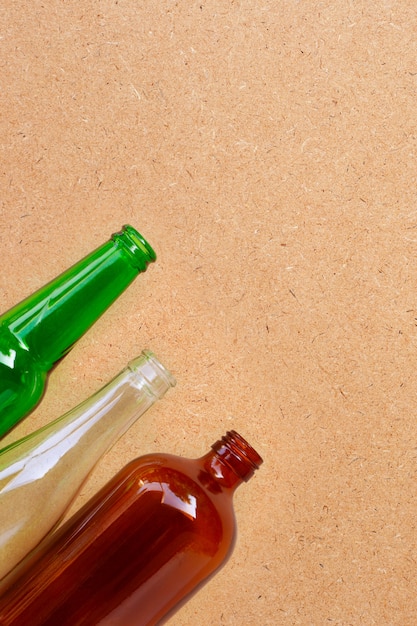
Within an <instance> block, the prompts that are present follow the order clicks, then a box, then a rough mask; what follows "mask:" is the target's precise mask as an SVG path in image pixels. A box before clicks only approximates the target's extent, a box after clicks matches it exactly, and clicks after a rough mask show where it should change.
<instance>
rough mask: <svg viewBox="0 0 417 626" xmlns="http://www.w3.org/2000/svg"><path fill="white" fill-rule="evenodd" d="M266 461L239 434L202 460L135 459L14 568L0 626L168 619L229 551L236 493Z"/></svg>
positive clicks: (134, 624) (0, 605) (88, 625)
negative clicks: (0, 625) (263, 461)
mask: <svg viewBox="0 0 417 626" xmlns="http://www.w3.org/2000/svg"><path fill="white" fill-rule="evenodd" d="M261 463H262V459H261V457H260V456H259V455H258V454H257V453H256V452H255V450H254V449H253V448H251V446H250V445H249V444H248V443H247V442H246V441H245V440H244V439H243V438H242V437H241V436H240V435H238V433H236V432H235V431H231V432H228V433H227V434H226V436H225V437H223V438H222V439H221V440H220V441H217V442H216V443H215V444H214V445H213V446H212V450H211V451H210V452H208V453H207V454H206V455H205V456H203V457H202V458H200V459H183V458H180V457H176V456H172V455H168V454H149V455H146V456H143V457H141V458H139V459H136V460H135V461H132V462H131V463H130V464H128V465H127V466H126V467H125V468H124V469H122V471H121V472H119V473H118V474H117V475H116V476H115V477H114V478H113V479H112V480H111V481H110V482H109V483H108V484H107V485H106V486H104V487H103V488H102V489H101V490H100V491H99V492H98V493H97V494H96V495H95V496H94V497H93V498H92V499H91V500H90V501H89V502H88V503H87V504H86V505H84V507H82V508H81V509H80V510H79V511H78V512H77V513H75V515H74V516H73V517H72V518H70V520H68V521H67V522H66V523H65V524H64V525H63V526H62V527H61V528H60V529H58V530H57V531H56V532H55V533H54V534H53V535H52V536H50V537H49V538H48V539H46V540H45V541H44V542H42V543H41V544H40V546H39V547H38V549H37V550H35V551H34V553H33V555H31V557H29V558H28V559H26V560H25V561H23V562H22V564H21V566H18V567H17V568H16V570H15V572H12V574H11V579H9V581H8V584H7V585H5V587H4V588H6V587H7V588H8V590H6V591H4V593H3V595H2V596H1V597H0V624H2V625H3V626H21V625H22V624H30V625H31V626H56V625H57V624H59V625H60V626H94V625H96V624H99V625H100V626H110V625H112V626H144V625H147V626H150V625H154V624H157V623H161V620H162V621H165V619H166V618H167V617H168V616H169V615H171V614H172V613H173V612H174V611H175V610H176V609H177V608H178V607H179V606H180V605H181V604H182V603H183V602H184V601H185V600H186V599H187V598H188V597H189V596H190V594H191V593H192V592H193V591H195V590H196V588H197V586H199V585H201V584H202V583H203V582H205V581H206V580H207V579H208V578H209V577H210V576H212V575H213V574H214V572H215V571H216V570H217V569H218V568H219V567H221V566H222V565H223V564H224V563H225V561H226V559H227V557H228V556H229V555H230V554H231V551H232V548H233V544H234V539H235V518H234V512H233V493H234V491H235V489H236V487H237V486H238V485H240V484H241V483H242V481H247V480H249V478H250V477H251V476H252V475H253V472H254V470H255V469H257V468H258V467H259V465H260V464H261ZM12 583H13V584H12Z"/></svg>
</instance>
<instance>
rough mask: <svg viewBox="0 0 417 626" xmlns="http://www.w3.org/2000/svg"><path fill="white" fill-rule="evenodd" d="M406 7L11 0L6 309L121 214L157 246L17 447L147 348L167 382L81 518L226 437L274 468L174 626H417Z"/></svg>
mask: <svg viewBox="0 0 417 626" xmlns="http://www.w3.org/2000/svg"><path fill="white" fill-rule="evenodd" d="M416 34H417V22H416V14H415V3H414V2H412V1H411V0H404V1H403V2H400V3H395V2H390V1H389V0H375V1H374V2H365V1H364V0H362V1H359V2H353V1H352V0H335V1H333V2H328V1H327V0H323V1H321V2H294V0H291V1H290V0H286V1H285V0H284V1H280V2H266V3H262V2H261V3H259V2H254V1H253V0H246V1H245V0H242V1H241V2H237V1H236V2H234V1H231V2H226V3H225V2H220V1H219V0H207V1H205V0H201V1H200V2H198V3H195V2H194V3H176V2H171V1H169V2H168V1H162V2H145V3H138V2H133V1H132V0H118V1H114V0H112V1H110V0H104V1H103V0H100V1H98V0H96V1H93V0H83V1H82V2H74V1H72V0H70V1H69V2H63V1H58V0H51V1H50V2H48V3H43V2H40V0H34V1H33V2H31V3H30V7H28V5H27V3H24V2H22V1H21V0H15V1H14V2H11V1H10V0H4V2H3V3H2V5H1V7H0V51H1V52H0V60H1V67H0V80H1V90H0V105H1V116H0V145H1V150H0V158H1V169H0V176H1V185H2V194H1V196H2V198H1V205H0V206H1V208H0V226H1V228H0V246H1V251H2V258H3V263H2V268H1V270H0V275H1V276H0V277H1V281H0V294H1V303H2V310H6V309H7V308H8V307H9V306H11V305H13V304H14V303H16V302H17V301H18V300H20V299H21V298H23V297H24V296H26V295H28V294H29V293H31V292H32V291H33V290H34V289H36V288H37V287H39V286H40V285H42V284H43V283H44V282H45V281H46V280H48V279H49V278H52V277H53V276H54V275H56V273H57V272H58V271H60V270H63V269H65V268H66V267H68V266H69V265H70V264H71V263H73V262H75V261H77V260H78V259H79V258H81V256H83V255H84V254H86V253H88V252H89V251H90V250H92V249H93V248H94V247H96V246H97V245H99V244H100V243H102V242H103V241H105V240H106V238H107V237H108V236H109V235H110V234H111V233H112V232H114V231H116V230H118V229H119V228H120V227H121V226H122V225H123V224H124V223H131V224H132V225H133V226H135V227H136V228H138V229H139V230H140V231H141V232H143V234H144V235H145V236H146V237H147V238H148V239H149V241H150V242H151V244H152V245H153V246H154V247H155V249H156V251H157V253H158V261H157V263H156V264H155V265H154V266H152V267H150V268H149V270H148V271H147V273H146V274H144V275H143V276H141V277H140V278H139V279H138V280H137V281H136V282H135V283H134V284H133V285H132V286H131V287H130V288H129V290H128V291H127V292H126V293H125V294H124V295H123V296H122V297H121V298H120V299H119V300H118V301H117V303H115V304H114V305H113V307H112V308H111V309H110V310H109V311H108V312H107V313H106V315H105V316H104V317H103V318H101V319H100V321H99V322H98V323H97V324H96V325H95V326H94V328H93V329H91V330H90V331H89V332H88V334H87V335H85V336H84V338H83V339H82V340H81V341H80V342H79V343H78V344H77V345H76V347H75V348H74V349H73V351H72V352H71V353H70V354H69V355H68V356H67V357H66V358H65V360H64V361H62V362H61V363H60V364H59V366H58V367H57V368H56V369H55V370H54V372H53V374H52V376H51V378H50V383H49V387H48V391H47V394H46V396H45V398H44V400H43V402H42V404H41V405H40V406H39V407H38V408H37V409H36V411H35V412H34V413H33V414H32V415H31V416H30V417H28V418H27V419H26V420H25V421H24V423H23V424H22V425H21V426H20V427H19V428H18V429H16V430H15V431H14V432H13V434H12V436H9V438H17V436H18V435H20V434H23V433H26V432H29V431H31V430H32V429H34V428H35V427H37V426H39V425H41V424H43V423H46V422H47V421H49V420H50V419H53V418H54V417H57V416H58V415H60V414H61V413H63V412H64V411H65V410H67V409H69V408H71V407H72V406H74V405H75V404H76V403H78V402H79V401H81V400H83V399H84V398H85V397H86V396H88V395H89V394H90V393H93V392H94V391H95V390H96V389H97V388H98V387H99V386H101V385H102V384H104V383H105V382H106V381H107V380H108V379H109V378H110V377H112V376H113V375H114V374H116V373H117V372H118V371H119V370H120V369H122V368H123V367H124V365H125V364H126V362H127V361H128V360H129V359H131V358H133V357H134V356H136V355H137V354H139V352H140V351H141V350H142V349H143V348H151V349H152V350H153V351H154V352H155V353H156V354H157V356H158V357H159V358H160V360H161V361H162V362H163V363H164V364H165V365H166V366H167V367H169V368H170V369H171V370H172V371H173V373H174V374H175V376H176V378H177V380H178V386H177V387H176V389H175V390H173V391H171V392H170V393H169V395H167V397H166V399H164V401H163V402H161V403H160V404H159V405H158V406H157V407H155V410H152V412H151V413H150V414H149V416H146V417H145V418H144V419H143V420H142V421H141V422H140V423H138V424H137V425H135V427H133V428H132V429H131V430H130V431H129V432H128V433H126V435H125V436H124V437H123V439H122V440H121V441H120V442H119V443H118V444H117V445H116V446H115V447H114V448H113V450H112V451H111V452H109V453H108V454H107V455H106V457H105V458H104V459H103V460H102V462H101V463H100V465H99V466H98V467H97V469H96V470H95V472H94V474H93V475H92V476H91V478H90V480H89V481H88V482H87V483H86V485H85V487H84V488H83V491H82V493H81V494H80V496H79V498H78V500H77V502H76V503H75V505H74V508H77V507H78V506H80V504H81V502H83V501H85V499H86V498H88V497H89V496H90V495H92V494H93V493H94V492H95V491H96V490H97V489H98V487H99V486H100V485H101V484H103V482H105V481H106V480H107V479H108V478H110V476H112V475H113V474H114V473H115V472H116V471H117V470H118V469H120V467H122V466H123V465H124V464H125V463H126V462H127V461H128V460H130V459H131V458H133V457H134V456H137V455H139V454H142V453H143V452H146V451H151V450H165V451H172V452H175V453H178V454H182V455H188V456H199V455H200V454H203V453H204V452H205V451H206V449H207V447H208V446H209V445H210V444H211V443H212V441H214V440H215V439H217V437H218V436H220V435H221V434H223V432H225V430H227V429H228V428H230V427H233V428H235V429H236V430H238V431H239V432H241V434H242V435H243V436H244V437H245V438H247V439H248V440H249V441H250V442H251V443H252V444H253V446H254V447H255V448H256V449H257V450H258V451H259V452H260V454H261V455H262V456H263V457H264V459H265V463H264V465H263V466H262V468H261V469H260V470H259V472H258V473H257V475H256V477H255V478H253V479H252V480H251V481H250V483H248V485H245V486H244V487H241V488H240V490H239V492H238V494H237V496H236V512H237V519H238V524H239V537H238V542H237V545H236V549H235V553H234V556H233V557H232V559H231V560H230V562H229V563H228V565H227V566H226V568H225V569H223V570H222V572H221V573H219V574H218V576H216V577H215V578H214V579H213V580H212V581H211V582H210V583H209V584H208V585H207V586H206V587H205V588H204V589H202V590H201V591H200V592H199V593H198V594H197V595H196V596H195V597H194V598H193V599H192V600H191V601H190V602H189V603H188V604H187V605H186V606H185V607H184V608H182V609H181V611H180V612H179V613H178V614H177V615H176V616H174V617H173V618H172V619H171V620H170V624H172V626H187V625H190V626H191V625H193V626H195V625H196V624H198V625H199V624H202V625H214V626H217V625H221V624H226V625H228V626H235V625H236V626H237V625H240V624H244V625H245V626H259V625H262V626H295V625H297V626H298V625H301V626H307V625H308V626H310V625H313V626H321V625H324V624H326V625H327V624H335V625H338V626H351V625H354V626H359V625H361V626H362V625H364V626H372V625H373V624H375V625H378V626H381V625H389V626H394V625H401V626H413V624H415V615H416V611H417V603H416V595H415V586H416V559H417V551H416V535H415V512H416V508H417V502H416V495H415V493H416V489H415V483H416V480H415V479H416V454H417V452H416V451H417V444H416V441H417V427H416V407H417V398H416V385H415V380H416V376H417V357H416V345H417V327H416V325H417V321H416V319H417V289H416V287H417V268H416V262H415V258H416V253H417V211H416V150H417V118H416V106H415V102H416V86H417V82H416V81H417V57H416Z"/></svg>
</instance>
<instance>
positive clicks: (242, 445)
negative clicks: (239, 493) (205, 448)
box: [212, 430, 263, 481]
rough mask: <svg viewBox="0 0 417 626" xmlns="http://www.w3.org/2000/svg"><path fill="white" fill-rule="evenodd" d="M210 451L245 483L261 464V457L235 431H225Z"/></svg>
mask: <svg viewBox="0 0 417 626" xmlns="http://www.w3.org/2000/svg"><path fill="white" fill-rule="evenodd" d="M212 449H213V450H214V451H215V452H216V453H217V454H218V455H219V456H221V458H222V460H223V461H224V462H225V463H227V465H229V467H231V468H232V469H233V470H234V471H235V472H236V473H237V474H238V475H239V476H240V477H241V478H242V479H243V480H245V481H248V480H249V479H250V478H251V477H252V476H253V474H254V472H255V471H256V470H257V469H259V467H260V466H261V465H262V463H263V459H262V457H261V456H260V455H259V454H258V453H257V452H256V450H255V449H254V448H253V447H252V446H251V445H250V444H249V443H248V442H247V441H246V439H244V438H243V437H242V435H239V433H238V432H236V431H235V430H229V431H227V433H226V435H224V436H223V437H222V438H221V439H220V440H219V441H216V443H214V444H213V445H212Z"/></svg>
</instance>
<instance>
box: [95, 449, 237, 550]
mask: <svg viewBox="0 0 417 626" xmlns="http://www.w3.org/2000/svg"><path fill="white" fill-rule="evenodd" d="M200 472H201V467H200V464H199V463H198V460H197V461H196V460H194V459H184V458H180V457H176V456H171V455H165V454H159V453H158V454H150V455H145V456H143V457H141V458H140V459H137V460H135V461H132V462H131V463H129V464H128V465H126V466H125V467H124V468H123V469H122V470H121V472H119V474H117V475H116V476H115V477H114V479H113V480H112V481H110V483H108V485H107V489H106V493H105V494H103V493H101V494H97V498H96V507H97V510H99V511H100V515H101V516H102V517H103V518H104V517H107V518H108V519H111V518H112V519H115V518H117V517H119V516H123V515H128V516H133V517H136V516H137V517H141V515H142V511H143V510H144V507H145V508H148V507H149V510H151V509H153V511H154V513H153V514H156V515H165V513H169V515H171V514H172V515H175V517H176V518H177V519H178V520H180V519H181V520H183V521H182V522H181V523H183V522H184V523H186V524H187V528H188V529H189V531H190V532H192V533H193V534H196V535H199V536H202V537H205V540H206V541H208V542H209V541H212V542H213V543H215V544H216V545H217V546H220V544H222V545H224V548H225V550H226V551H227V550H228V549H229V547H230V545H231V544H232V543H233V541H234V534H235V518H234V512H233V503H232V500H231V497H230V494H228V493H222V492H219V491H210V490H209V489H207V488H206V486H205V485H204V481H201V480H200ZM93 500H94V499H93ZM93 506H94V505H93Z"/></svg>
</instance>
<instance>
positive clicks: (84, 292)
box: [0, 226, 156, 369]
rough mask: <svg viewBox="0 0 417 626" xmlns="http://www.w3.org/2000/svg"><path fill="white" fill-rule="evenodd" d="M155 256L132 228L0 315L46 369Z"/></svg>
mask: <svg viewBox="0 0 417 626" xmlns="http://www.w3.org/2000/svg"><path fill="white" fill-rule="evenodd" d="M155 258H156V255H155V252H154V251H153V250H152V248H151V247H150V245H149V244H148V243H147V242H146V241H145V240H144V239H143V237H142V236H141V235H140V234H139V233H138V232H137V231H136V230H135V229H134V228H132V227H131V226H125V227H124V229H123V230H122V231H121V232H120V233H116V234H115V235H113V237H112V239H111V240H110V241H108V242H106V243H105V244H103V245H102V246H100V247H99V248H97V250H95V251H94V252H92V253H91V254H89V255H88V256H87V257H85V258H84V259H82V260H81V261H79V262H78V263H76V264H75V265H73V266H72V267H71V268H69V269H68V270H66V271H65V272H64V273H63V274H61V275H60V276H58V277H57V278H55V279H54V280H52V281H51V282H50V283H48V284H47V285H45V286H44V287H42V288H41V289H39V291H37V292H35V293H34V294H33V295H32V296H30V297H29V298H27V299H26V300H23V301H22V302H21V303H20V304H18V305H17V306H15V307H14V308H13V309H10V310H9V311H8V312H7V313H5V315H3V316H2V317H1V318H0V325H1V326H3V328H4V327H8V329H9V330H10V331H11V332H12V333H13V335H14V336H15V337H16V338H17V339H18V341H19V343H20V346H21V348H22V349H24V350H28V351H29V352H31V353H32V355H33V358H34V359H35V360H36V361H37V362H39V363H40V364H41V365H43V366H44V367H45V368H47V369H49V367H51V366H52V365H53V364H54V363H55V362H56V361H58V360H59V359H60V358H61V357H62V356H64V355H65V354H66V353H67V352H68V351H69V350H70V348H71V347H72V345H73V344H74V342H75V341H77V339H79V338H80V337H81V336H82V335H83V334H84V333H85V332H86V330H87V329H88V328H89V327H90V326H91V325H92V324H93V323H94V322H95V321H96V320H97V319H98V318H99V317H100V315H101V314H102V313H104V311H105V310H106V309H107V308H108V307H109V306H110V305H111V304H112V303H113V302H114V301H115V300H116V299H117V298H118V296H119V295H120V294H121V293H122V292H123V291H124V290H125V289H126V287H127V286H128V285H129V284H130V283H131V282H132V281H133V280H134V279H135V278H136V276H137V275H138V273H140V272H143V271H145V270H146V268H147V266H148V264H149V263H150V262H152V261H154V260H155Z"/></svg>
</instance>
